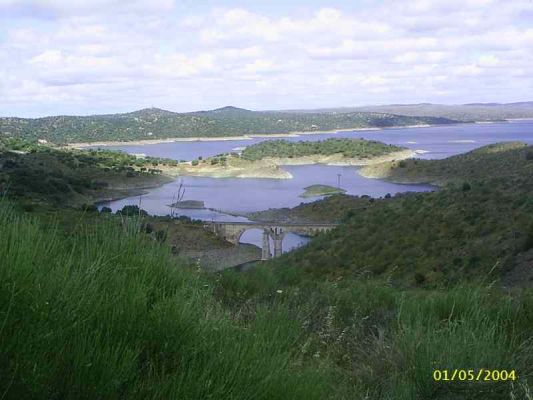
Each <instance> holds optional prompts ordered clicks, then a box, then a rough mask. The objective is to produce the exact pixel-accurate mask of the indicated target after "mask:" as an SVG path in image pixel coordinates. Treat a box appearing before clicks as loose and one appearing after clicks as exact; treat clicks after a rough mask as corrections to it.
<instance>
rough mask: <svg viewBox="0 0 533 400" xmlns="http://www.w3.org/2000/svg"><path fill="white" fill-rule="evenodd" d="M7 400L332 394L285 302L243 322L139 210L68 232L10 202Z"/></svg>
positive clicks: (2, 291) (6, 229)
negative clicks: (138, 217)
mask: <svg viewBox="0 0 533 400" xmlns="http://www.w3.org/2000/svg"><path fill="white" fill-rule="evenodd" d="M0 226H2V229H1V230H0V259H1V260H2V262H1V263H0V282H1V283H0V285H1V286H0V397H1V398H3V399H33V398H40V399H41V398H47V399H115V398H127V399H135V398H139V399H155V398H158V399H171V398H172V399H209V398H211V399H251V398H254V399H288V398H289V399H303V398H305V399H322V398H328V390H329V388H330V387H331V382H328V378H327V376H328V374H324V373H323V370H322V369H321V368H320V366H319V363H318V361H315V360H313V359H311V360H308V362H306V363H305V364H302V363H301V357H300V356H299V355H298V351H297V348H298V346H297V343H298V342H299V338H300V335H301V331H300V327H299V326H298V324H297V323H296V322H295V321H293V320H291V319H290V318H289V315H288V314H287V310H286V309H283V307H280V308H279V309H271V310H268V312H267V311H266V310H264V309H258V310H257V312H256V313H254V316H253V318H250V319H249V320H248V321H238V322H237V321H235V320H234V319H233V318H232V317H231V315H230V314H229V313H228V312H225V311H224V310H223V309H222V308H221V307H220V306H219V305H218V304H217V302H216V301H215V300H214V298H213V296H212V294H211V289H212V286H213V284H212V282H210V281H207V280H204V279H203V278H202V277H201V276H200V275H199V273H198V272H196V271H194V270H190V269H187V268H186V267H185V266H184V265H181V264H182V263H181V264H180V262H179V261H178V262H176V261H175V259H174V260H173V259H172V258H171V257H170V255H169V254H168V252H167V250H165V248H164V247H162V246H159V245H157V244H156V243H154V242H148V241H147V240H145V238H143V237H142V236H141V235H140V234H139V233H138V231H139V229H138V223H136V222H135V220H133V221H130V222H126V223H125V224H124V225H123V226H120V225H119V224H113V223H105V222H104V223H102V224H93V225H92V226H87V227H80V229H78V230H77V232H74V233H71V234H69V235H68V236H67V235H64V234H62V232H60V231H58V230H57V229H56V230H54V229H49V228H48V229H47V230H46V231H44V230H43V228H42V227H41V226H39V224H38V223H37V222H36V221H34V220H32V219H30V218H28V217H26V216H22V215H19V214H18V213H17V212H15V211H14V210H13V209H12V207H11V206H10V205H9V204H6V202H5V201H1V202H0Z"/></svg>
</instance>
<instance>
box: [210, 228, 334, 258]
mask: <svg viewBox="0 0 533 400" xmlns="http://www.w3.org/2000/svg"><path fill="white" fill-rule="evenodd" d="M336 226H337V225H336V224H303V223H301V224H299V223H292V224H291V223H287V224H281V223H278V222H220V221H217V222H211V223H209V222H207V223H205V224H204V228H205V229H208V230H210V231H211V232H213V233H214V234H215V235H217V236H218V237H219V238H221V239H224V240H226V241H228V242H230V243H232V244H234V245H235V246H238V245H239V241H240V238H241V235H242V234H243V232H245V231H246V230H247V229H254V228H255V229H263V246H262V249H261V260H269V259H270V258H273V257H279V256H281V253H282V252H283V247H282V244H283V243H282V242H283V238H284V237H285V233H287V232H293V233H297V234H300V235H307V236H314V235H317V234H319V233H321V232H327V231H329V230H331V229H333V228H335V227H336ZM270 238H272V241H273V242H274V254H271V253H270Z"/></svg>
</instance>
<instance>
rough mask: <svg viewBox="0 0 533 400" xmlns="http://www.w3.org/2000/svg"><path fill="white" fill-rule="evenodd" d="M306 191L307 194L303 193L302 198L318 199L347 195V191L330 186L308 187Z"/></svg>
mask: <svg viewBox="0 0 533 400" xmlns="http://www.w3.org/2000/svg"><path fill="white" fill-rule="evenodd" d="M304 189H305V192H303V193H302V194H301V195H300V197H318V196H331V195H334V194H339V193H345V192H346V190H344V189H341V188H337V187H333V186H328V185H311V186H308V187H306V188H304Z"/></svg>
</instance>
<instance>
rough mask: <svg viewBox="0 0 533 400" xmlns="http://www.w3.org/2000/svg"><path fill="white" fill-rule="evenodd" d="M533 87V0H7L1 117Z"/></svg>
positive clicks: (501, 94)
mask: <svg viewBox="0 0 533 400" xmlns="http://www.w3.org/2000/svg"><path fill="white" fill-rule="evenodd" d="M532 93H533V0H441V1H438V0H413V1H404V0H401V1H400V0H380V1H378V0H358V1H357V0H352V1H336V0H328V1H321V0H306V1H298V0H291V1H287V0H285V1H279V0H270V1H238V0H226V1H214V0H204V1H202V0H146V1H140V0H128V1H126V0H122V1H119V0H91V1H88V0H33V1H32V0H0V116H21V117H39V116H45V115H59V114H74V115H87V114H101V113H116V112H128V111H133V110H136V109H141V108H146V107H152V106H153V107H159V108H164V109H168V110H172V111H178V112H180V111H183V112H185V111H194V110H205V109H212V108H217V107H222V106H226V105H233V106H238V107H243V108H248V109H254V110H269V109H303V108H322V107H339V106H359V105H370V104H390V103H419V102H432V103H444V104H457V103H468V102H513V101H527V100H533V95H532Z"/></svg>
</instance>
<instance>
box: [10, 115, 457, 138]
mask: <svg viewBox="0 0 533 400" xmlns="http://www.w3.org/2000/svg"><path fill="white" fill-rule="evenodd" d="M454 122H456V121H453V120H450V119H446V118H434V117H406V116H401V115H393V114H386V113H366V112H350V113H341V114H339V113H284V112H257V111H249V110H244V109H239V108H236V107H224V108H221V109H217V110H212V111H201V112H193V113H174V112H171V111H165V110H160V109H157V108H149V109H144V110H140V111H135V112H131V113H125V114H110V115H93V116H54V117H45V118H35V119H28V118H15V117H10V118H0V136H4V137H5V136H8V137H16V138H24V139H30V140H38V139H41V140H47V141H49V142H52V143H56V144H64V143H73V142H96V141H131V140H142V139H164V138H177V137H223V136H236V135H245V134H271V133H287V132H292V131H317V130H334V129H348V128H370V127H378V128H382V127H390V126H405V125H416V124H450V123H454Z"/></svg>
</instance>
